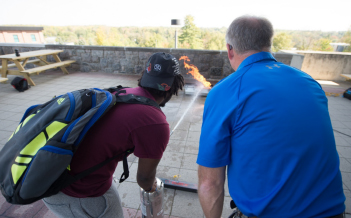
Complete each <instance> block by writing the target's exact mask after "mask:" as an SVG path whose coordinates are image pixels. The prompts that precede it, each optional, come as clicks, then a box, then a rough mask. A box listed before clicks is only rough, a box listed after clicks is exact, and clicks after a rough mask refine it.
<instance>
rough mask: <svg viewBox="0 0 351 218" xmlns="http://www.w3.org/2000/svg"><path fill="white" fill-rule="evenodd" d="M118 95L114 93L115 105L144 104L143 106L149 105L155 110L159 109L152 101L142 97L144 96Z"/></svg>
mask: <svg viewBox="0 0 351 218" xmlns="http://www.w3.org/2000/svg"><path fill="white" fill-rule="evenodd" d="M118 94H119V93H116V102H117V103H127V104H144V105H150V106H153V107H155V108H158V109H160V106H159V105H158V104H157V103H156V102H155V101H154V100H152V99H150V98H147V97H144V96H138V95H133V94H128V95H118Z"/></svg>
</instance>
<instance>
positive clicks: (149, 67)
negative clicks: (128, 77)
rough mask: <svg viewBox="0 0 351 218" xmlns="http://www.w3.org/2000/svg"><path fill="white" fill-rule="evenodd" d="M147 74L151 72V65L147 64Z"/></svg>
mask: <svg viewBox="0 0 351 218" xmlns="http://www.w3.org/2000/svg"><path fill="white" fill-rule="evenodd" d="M146 70H147V72H150V71H151V63H150V62H149V66H148V67H147V68H146Z"/></svg>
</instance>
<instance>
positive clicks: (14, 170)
mask: <svg viewBox="0 0 351 218" xmlns="http://www.w3.org/2000/svg"><path fill="white" fill-rule="evenodd" d="M26 169H27V166H19V165H17V164H13V165H12V167H11V174H12V179H13V183H14V184H16V183H17V182H18V180H19V179H20V178H21V176H22V174H23V173H24V171H25V170H26Z"/></svg>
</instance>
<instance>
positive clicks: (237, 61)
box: [233, 50, 269, 71]
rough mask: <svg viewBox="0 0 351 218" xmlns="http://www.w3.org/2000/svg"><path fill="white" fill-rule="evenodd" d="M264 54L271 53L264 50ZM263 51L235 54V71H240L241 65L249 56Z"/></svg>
mask: <svg viewBox="0 0 351 218" xmlns="http://www.w3.org/2000/svg"><path fill="white" fill-rule="evenodd" d="M263 51H264V52H269V51H268V50H263ZM263 51H254V50H253V51H247V52H245V53H243V54H237V53H235V55H234V62H233V63H234V70H235V71H236V70H237V69H238V67H239V66H240V64H241V63H242V62H243V61H244V60H245V59H246V58H248V57H249V56H251V55H253V54H256V53H259V52H263Z"/></svg>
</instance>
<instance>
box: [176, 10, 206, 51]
mask: <svg viewBox="0 0 351 218" xmlns="http://www.w3.org/2000/svg"><path fill="white" fill-rule="evenodd" d="M184 24H185V25H184V27H182V34H181V35H180V36H179V42H180V43H182V45H183V46H184V47H187V48H191V49H201V48H202V41H201V39H200V29H199V28H198V27H197V26H195V24H194V17H193V16H191V15H187V16H186V17H185V21H184Z"/></svg>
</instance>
